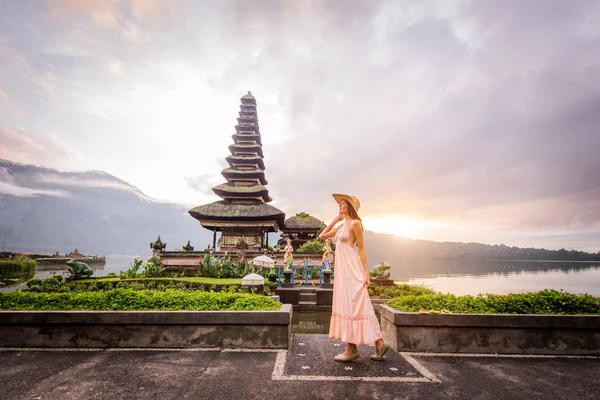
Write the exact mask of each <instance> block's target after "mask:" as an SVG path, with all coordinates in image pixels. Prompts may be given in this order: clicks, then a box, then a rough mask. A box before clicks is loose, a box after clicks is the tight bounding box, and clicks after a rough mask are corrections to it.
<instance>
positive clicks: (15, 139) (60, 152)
mask: <svg viewBox="0 0 600 400" xmlns="http://www.w3.org/2000/svg"><path fill="white" fill-rule="evenodd" d="M78 156H79V155H78V154H77V152H76V151H75V150H73V149H72V148H70V147H69V146H67V145H65V144H63V143H61V141H60V139H58V138H56V137H54V136H46V137H38V136H34V135H32V134H30V133H28V132H25V131H22V130H19V129H16V128H11V127H9V126H4V125H0V158H5V159H8V160H11V161H15V162H20V163H30V164H41V165H55V164H56V163H57V162H58V161H59V160H60V159H61V158H64V157H78Z"/></svg>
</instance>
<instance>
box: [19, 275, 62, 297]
mask: <svg viewBox="0 0 600 400" xmlns="http://www.w3.org/2000/svg"><path fill="white" fill-rule="evenodd" d="M25 286H26V287H25V288H24V289H22V291H24V292H27V291H29V292H36V293H41V292H46V293H51V292H58V291H65V289H63V288H65V287H68V289H66V290H69V291H70V287H69V284H68V283H67V281H66V280H65V279H63V277H62V276H61V275H51V276H49V277H48V278H44V279H40V278H33V279H30V280H29V281H27V283H26V284H25Z"/></svg>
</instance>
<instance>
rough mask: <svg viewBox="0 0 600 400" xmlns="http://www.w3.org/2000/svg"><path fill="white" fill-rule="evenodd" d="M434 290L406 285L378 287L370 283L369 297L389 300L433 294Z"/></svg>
mask: <svg viewBox="0 0 600 400" xmlns="http://www.w3.org/2000/svg"><path fill="white" fill-rule="evenodd" d="M435 293H436V292H435V290H433V289H431V288H430V287H427V286H425V285H417V284H414V285H409V284H408V283H401V284H394V285H393V286H383V285H378V284H377V283H374V282H373V281H371V285H370V286H369V296H371V297H372V298H381V299H391V298H394V297H400V296H410V295H414V296H420V295H423V294H435Z"/></svg>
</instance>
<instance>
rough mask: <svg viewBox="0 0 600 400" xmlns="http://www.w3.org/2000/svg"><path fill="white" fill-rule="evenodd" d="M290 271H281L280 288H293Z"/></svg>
mask: <svg viewBox="0 0 600 400" xmlns="http://www.w3.org/2000/svg"><path fill="white" fill-rule="evenodd" d="M292 274H293V272H292V271H283V272H282V275H283V279H284V280H283V282H282V283H281V287H282V288H293V287H294V284H293V283H292Z"/></svg>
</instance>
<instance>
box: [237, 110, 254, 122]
mask: <svg viewBox="0 0 600 400" xmlns="http://www.w3.org/2000/svg"><path fill="white" fill-rule="evenodd" d="M239 115H240V118H252V119H254V121H256V122H258V114H257V113H256V110H240V112H239Z"/></svg>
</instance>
